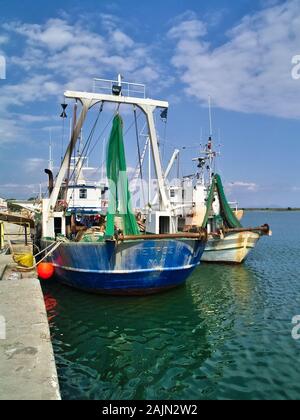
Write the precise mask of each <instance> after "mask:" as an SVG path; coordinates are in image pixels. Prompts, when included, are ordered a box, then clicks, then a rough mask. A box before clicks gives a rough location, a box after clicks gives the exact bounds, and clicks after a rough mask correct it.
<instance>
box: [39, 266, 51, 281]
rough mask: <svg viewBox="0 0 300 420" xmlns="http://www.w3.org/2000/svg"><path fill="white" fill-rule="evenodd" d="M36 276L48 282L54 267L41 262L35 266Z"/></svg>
mask: <svg viewBox="0 0 300 420" xmlns="http://www.w3.org/2000/svg"><path fill="white" fill-rule="evenodd" d="M37 272H38V276H39V278H40V279H42V280H49V279H51V277H52V276H53V274H54V266H53V264H51V263H46V262H42V263H40V264H39V265H38V266H37Z"/></svg>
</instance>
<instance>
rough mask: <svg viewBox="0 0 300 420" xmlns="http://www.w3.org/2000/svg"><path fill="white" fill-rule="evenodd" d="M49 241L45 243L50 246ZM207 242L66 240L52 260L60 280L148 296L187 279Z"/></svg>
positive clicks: (87, 287) (81, 286)
mask: <svg viewBox="0 0 300 420" xmlns="http://www.w3.org/2000/svg"><path fill="white" fill-rule="evenodd" d="M47 244H49V242H46V241H45V242H44V244H43V245H44V246H47ZM204 248H205V242H204V241H200V240H192V239H187V240H183V239H176V240H141V241H132V242H124V243H119V244H118V245H116V244H115V243H114V242H104V243H82V242H80V243H74V242H69V243H62V244H61V245H60V246H59V248H58V249H57V250H56V251H54V253H53V255H52V257H51V262H52V263H53V264H54V266H55V272H56V275H57V278H58V280H59V281H60V282H62V283H64V284H66V285H68V286H72V287H75V288H77V289H81V290H85V291H89V292H93V293H105V294H124V295H141V294H142V295H145V294H152V293H157V292H161V291H164V290H167V289H170V288H173V287H176V286H179V285H181V284H183V283H184V282H185V280H186V279H187V277H188V276H189V275H190V274H191V273H192V271H193V270H194V268H195V267H196V266H197V265H199V264H200V260H201V257H202V254H203V252H204Z"/></svg>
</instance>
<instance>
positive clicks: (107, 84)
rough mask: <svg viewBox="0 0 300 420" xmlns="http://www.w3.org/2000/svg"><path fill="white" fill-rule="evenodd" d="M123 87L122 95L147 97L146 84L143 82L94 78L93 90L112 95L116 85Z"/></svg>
mask: <svg viewBox="0 0 300 420" xmlns="http://www.w3.org/2000/svg"><path fill="white" fill-rule="evenodd" d="M120 84H121V87H122V90H121V95H123V96H127V97H135V98H144V99H145V98H146V85H143V84H141V83H129V82H124V81H123V80H122V81H121V82H120V81H118V80H109V79H98V78H94V81H93V92H94V93H103V94H107V95H111V93H112V92H113V88H114V86H120Z"/></svg>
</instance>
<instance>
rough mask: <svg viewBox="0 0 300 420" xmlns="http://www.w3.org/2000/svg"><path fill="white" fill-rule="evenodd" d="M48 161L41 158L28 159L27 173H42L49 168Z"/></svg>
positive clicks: (25, 163) (26, 164)
mask: <svg viewBox="0 0 300 420" xmlns="http://www.w3.org/2000/svg"><path fill="white" fill-rule="evenodd" d="M47 163H48V162H47V160H46V159H41V158H34V157H33V158H28V159H26V161H25V162H24V166H25V170H26V172H27V173H34V172H37V171H42V170H43V169H44V167H45V165H46V166H47Z"/></svg>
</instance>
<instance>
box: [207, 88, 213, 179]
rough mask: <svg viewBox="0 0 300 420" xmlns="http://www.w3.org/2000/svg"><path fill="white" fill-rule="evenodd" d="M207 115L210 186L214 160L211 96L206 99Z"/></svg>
mask: <svg viewBox="0 0 300 420" xmlns="http://www.w3.org/2000/svg"><path fill="white" fill-rule="evenodd" d="M208 115H209V139H208V143H207V148H208V152H209V154H208V158H209V184H210V185H211V183H212V166H213V158H214V153H213V151H212V148H213V143H212V135H213V130H212V117H211V96H209V97H208Z"/></svg>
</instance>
